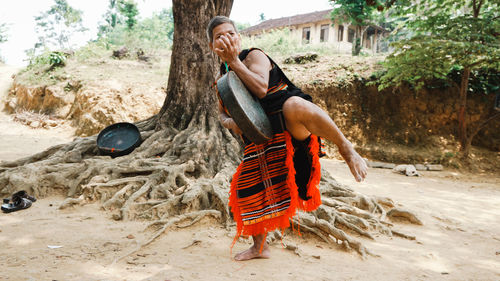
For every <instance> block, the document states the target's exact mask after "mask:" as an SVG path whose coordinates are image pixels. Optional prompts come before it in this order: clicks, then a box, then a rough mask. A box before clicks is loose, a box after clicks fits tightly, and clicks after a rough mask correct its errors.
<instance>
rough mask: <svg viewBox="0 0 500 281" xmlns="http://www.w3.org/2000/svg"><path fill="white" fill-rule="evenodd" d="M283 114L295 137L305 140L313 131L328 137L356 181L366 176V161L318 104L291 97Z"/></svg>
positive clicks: (284, 107)
mask: <svg viewBox="0 0 500 281" xmlns="http://www.w3.org/2000/svg"><path fill="white" fill-rule="evenodd" d="M283 115H284V116H285V122H286V127H287V130H288V132H290V134H291V135H292V136H293V137H294V138H295V139H298V140H304V139H306V138H307V137H308V136H309V135H310V134H311V133H312V134H314V135H316V136H320V137H323V138H326V139H327V140H329V141H331V142H333V143H334V144H335V145H337V147H338V148H339V152H340V154H341V155H342V157H343V158H344V159H345V160H346V163H347V165H348V166H349V169H350V170H351V173H352V175H353V176H354V178H355V179H356V181H362V180H363V179H364V178H365V177H366V173H367V170H368V167H367V165H366V162H365V161H364V160H363V158H361V156H359V154H358V153H357V152H356V151H355V150H354V148H353V146H352V144H351V142H350V141H348V140H347V139H346V137H345V136H344V134H342V132H341V131H340V129H339V128H338V127H337V125H336V124H335V122H333V120H332V119H331V118H330V116H328V114H327V113H326V112H324V111H323V110H322V109H321V108H319V107H318V106H317V105H315V104H313V103H311V102H309V101H307V100H304V99H302V98H300V97H291V98H289V99H288V100H287V101H286V102H285V104H284V105H283Z"/></svg>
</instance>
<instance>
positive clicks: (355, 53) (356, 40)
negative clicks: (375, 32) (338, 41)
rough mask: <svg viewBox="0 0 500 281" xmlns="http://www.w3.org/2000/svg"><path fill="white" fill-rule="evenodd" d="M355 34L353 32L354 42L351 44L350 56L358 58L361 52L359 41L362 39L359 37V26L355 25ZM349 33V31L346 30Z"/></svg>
mask: <svg viewBox="0 0 500 281" xmlns="http://www.w3.org/2000/svg"><path fill="white" fill-rule="evenodd" d="M355 30H356V32H354V40H353V42H352V55H353V56H358V55H359V53H360V52H361V40H362V39H363V38H362V37H361V36H362V35H361V26H359V25H356V28H355ZM348 32H349V29H348Z"/></svg>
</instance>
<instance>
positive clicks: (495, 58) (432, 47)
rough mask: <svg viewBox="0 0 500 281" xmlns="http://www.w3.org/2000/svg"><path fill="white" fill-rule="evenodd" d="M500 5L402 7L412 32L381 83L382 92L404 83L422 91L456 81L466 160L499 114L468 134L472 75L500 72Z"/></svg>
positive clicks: (475, 1)
mask: <svg viewBox="0 0 500 281" xmlns="http://www.w3.org/2000/svg"><path fill="white" fill-rule="evenodd" d="M499 5H500V4H499V1H498V0H491V1H489V0H466V1H464V0H421V1H420V3H419V5H410V6H406V7H401V8H400V13H404V14H406V15H407V16H408V19H407V20H406V21H405V22H404V27H405V28H407V29H409V30H411V31H412V32H411V33H407V38H405V39H403V40H401V41H398V42H395V43H393V44H392V46H393V47H394V48H395V51H394V52H393V53H392V54H391V55H389V56H388V57H387V59H386V62H385V66H386V68H387V72H386V73H385V74H384V75H383V76H382V77H381V79H380V82H381V84H380V86H379V88H381V89H382V88H386V87H389V86H392V85H396V86H398V85H401V84H403V83H409V84H410V85H415V86H416V87H417V88H419V87H422V86H423V85H424V82H425V81H429V80H432V79H435V78H438V79H445V80H448V81H449V82H450V83H452V84H453V85H454V86H455V88H456V89H457V90H458V92H459V105H460V106H459V110H458V111H459V112H458V114H457V116H458V138H459V141H460V145H461V151H462V152H463V155H464V156H465V157H466V156H467V155H468V153H469V149H470V146H471V143H472V139H473V137H474V136H475V135H476V134H477V133H478V132H479V130H480V129H481V128H483V127H484V125H486V123H487V122H488V121H491V120H493V119H495V118H498V117H499V116H500V114H496V115H492V116H490V117H489V118H486V120H482V121H481V122H480V123H479V124H475V126H472V130H470V131H469V130H467V121H466V120H467V119H466V106H467V94H468V93H471V92H472V89H471V87H470V86H469V81H470V80H471V79H470V78H471V77H470V76H471V72H473V71H476V70H478V69H490V70H492V71H499V70H500V49H499V44H500V40H499V35H500V21H499V17H500V9H499ZM423 15H425V16H423ZM452 69H455V70H456V69H458V70H459V73H460V74H459V75H460V76H461V77H460V82H459V83H457V82H454V80H453V79H450V77H451V76H450V75H448V74H449V73H450V71H451V70H452ZM497 90H498V89H497Z"/></svg>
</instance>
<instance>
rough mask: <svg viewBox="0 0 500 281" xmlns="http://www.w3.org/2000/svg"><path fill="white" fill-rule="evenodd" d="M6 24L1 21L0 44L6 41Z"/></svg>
mask: <svg viewBox="0 0 500 281" xmlns="http://www.w3.org/2000/svg"><path fill="white" fill-rule="evenodd" d="M7 30H8V28H7V24H5V23H1V24H0V44H1V43H4V42H7Z"/></svg>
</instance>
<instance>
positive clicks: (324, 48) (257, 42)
mask: <svg viewBox="0 0 500 281" xmlns="http://www.w3.org/2000/svg"><path fill="white" fill-rule="evenodd" d="M242 47H243V48H251V47H255V48H260V49H262V50H264V51H265V52H266V53H268V54H269V55H271V56H272V57H283V56H290V55H294V54H297V53H307V52H316V53H318V54H334V53H337V52H338V51H337V49H336V48H335V46H334V45H332V44H301V42H300V40H298V39H296V38H292V37H291V36H290V30H288V29H281V30H273V31H271V32H267V33H263V34H261V35H259V36H256V37H252V38H248V37H243V42H242Z"/></svg>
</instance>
